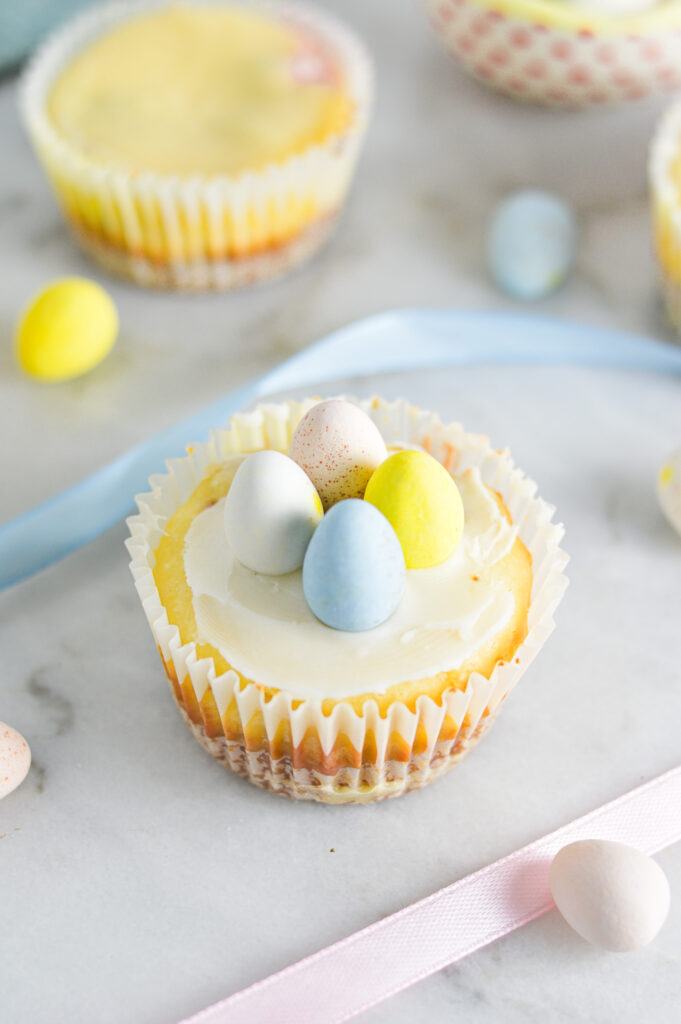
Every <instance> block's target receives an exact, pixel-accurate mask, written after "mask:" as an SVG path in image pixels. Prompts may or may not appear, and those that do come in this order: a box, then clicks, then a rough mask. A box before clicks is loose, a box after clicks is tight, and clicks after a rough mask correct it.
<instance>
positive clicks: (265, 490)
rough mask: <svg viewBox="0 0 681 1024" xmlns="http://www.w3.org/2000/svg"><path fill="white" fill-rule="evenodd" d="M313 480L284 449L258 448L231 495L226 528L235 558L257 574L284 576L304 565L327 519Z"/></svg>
mask: <svg viewBox="0 0 681 1024" xmlns="http://www.w3.org/2000/svg"><path fill="white" fill-rule="evenodd" d="M322 515H323V513H322V503H321V501H320V500H319V495H318V494H317V492H316V491H315V489H314V487H313V486H312V484H311V483H310V480H309V479H308V477H307V476H306V475H305V473H304V472H303V471H302V469H301V468H300V466H297V465H296V463H295V462H293V460H292V459H289V457H288V456H287V455H284V454H283V453H282V452H276V451H269V450H266V451H259V452H253V454H252V455H249V456H248V457H247V458H246V459H244V461H243V462H242V463H241V465H240V466H239V468H238V469H237V471H236V473H235V474H234V479H233V480H232V484H231V486H230V488H229V491H228V492H227V497H226V498H225V532H226V534H227V541H228V543H229V544H230V546H231V548H232V551H233V553H234V555H235V557H236V558H237V559H238V560H239V561H240V562H241V563H242V564H243V565H245V566H247V568H249V569H252V570H253V572H259V573H263V574H264V575H266V576H281V575H283V574H284V573H287V572H293V571H294V570H295V569H300V567H301V565H302V564H303V559H304V557H305V551H306V550H307V545H308V543H309V541H310V538H311V536H312V534H313V533H314V531H315V529H316V528H317V525H318V524H319V522H320V520H321V518H322Z"/></svg>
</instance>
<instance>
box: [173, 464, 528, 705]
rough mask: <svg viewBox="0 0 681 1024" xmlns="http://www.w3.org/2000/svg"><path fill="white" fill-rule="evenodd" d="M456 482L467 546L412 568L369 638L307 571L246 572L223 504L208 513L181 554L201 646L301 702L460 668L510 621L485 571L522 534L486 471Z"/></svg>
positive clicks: (504, 597) (505, 602)
mask: <svg viewBox="0 0 681 1024" xmlns="http://www.w3.org/2000/svg"><path fill="white" fill-rule="evenodd" d="M237 458H238V456H237ZM455 479H456V483H457V486H458V487H459V490H460V493H461V497H462V499H463V504H464V511H465V526H464V532H463V538H462V542H461V544H460V545H459V547H458V548H457V550H456V551H455V552H454V554H453V555H452V556H451V558H449V559H448V560H447V561H446V562H443V563H442V564H441V565H438V566H435V567H433V568H430V569H410V570H409V571H408V572H407V585H406V590H405V594H404V597H403V598H402V601H401V602H400V605H399V607H398V609H397V611H396V612H395V613H394V615H393V616H392V617H391V618H390V619H388V621H387V622H384V623H383V624H382V625H381V626H378V627H377V628H376V629H372V630H369V631H367V632H365V633H344V632H341V631H338V630H334V629H330V628H328V627H327V626H324V625H322V623H321V622H319V621H318V620H317V619H316V618H315V616H314V615H313V614H312V612H311V611H310V609H309V607H308V605H307V602H306V601H305V597H304V595H303V588H302V573H301V572H300V570H299V571H297V572H292V573H289V574H288V575H286V576H279V577H271V576H263V575H259V574H258V573H254V572H252V571H251V570H249V569H246V568H245V567H244V566H242V565H241V564H240V563H239V562H238V561H237V560H236V559H235V558H234V556H233V554H232V552H231V551H230V549H229V546H228V544H227V543H226V540H225V534H224V528H223V505H224V500H223V501H220V502H218V503H217V504H216V505H214V506H212V507H211V508H208V509H206V510H205V511H203V512H202V513H200V515H198V516H197V517H196V519H195V520H194V522H193V523H192V525H191V527H190V528H189V530H188V532H187V536H186V541H185V550H184V565H185V573H186V577H187V582H188V584H189V586H190V588H191V590H192V594H193V603H194V612H195V616H196V623H197V628H198V633H199V640H200V641H201V642H204V643H209V644H211V645H212V646H213V647H215V648H216V649H217V650H219V651H220V653H221V654H222V655H223V657H224V658H225V659H226V661H228V662H229V664H230V665H231V666H232V667H233V668H235V669H237V670H238V671H239V672H240V673H241V674H242V675H243V676H244V677H246V678H247V679H251V680H253V681H255V682H258V683H263V684H265V685H267V686H271V687H275V688H277V689H283V690H287V691H288V692H289V693H291V694H292V695H293V696H294V697H299V698H308V697H312V698H314V697H317V698H325V697H331V698H335V699H338V698H341V697H351V696H357V695H360V694H364V693H372V692H374V693H377V692H383V691H385V690H386V689H387V688H388V687H390V686H392V685H394V684H397V683H401V682H405V681H408V680H410V679H420V678H424V677H429V676H433V675H436V674H437V673H439V672H443V671H447V670H453V669H456V668H458V667H460V666H461V665H462V664H463V663H464V662H465V661H466V660H467V659H468V658H469V657H471V655H473V654H474V653H475V651H476V650H477V649H478V648H480V647H481V646H482V645H483V644H484V643H485V642H486V641H488V640H489V639H490V638H491V637H493V636H494V635H496V634H497V633H498V632H499V631H500V630H501V629H503V627H504V626H505V624H506V623H507V622H508V621H509V619H510V617H511V615H512V614H513V609H514V597H513V594H512V593H510V592H509V591H508V590H507V589H506V587H505V586H504V585H503V583H500V582H499V581H497V580H495V579H494V578H493V574H490V578H488V576H487V574H485V573H484V570H485V569H488V568H490V567H491V566H493V565H494V564H495V563H496V562H497V561H499V560H500V559H501V558H503V557H504V555H506V554H507V553H508V552H509V551H510V549H511V547H512V546H513V543H514V541H515V537H516V529H515V528H514V527H512V526H511V525H510V524H509V523H508V522H507V520H506V519H505V517H504V516H503V514H502V512H501V510H500V509H499V507H498V505H497V503H496V501H495V500H494V498H493V496H492V494H491V493H490V492H489V491H488V489H487V488H486V487H485V486H484V484H483V483H482V480H481V478H480V474H479V472H478V470H477V469H470V470H468V471H466V472H465V473H464V474H463V475H461V476H457V477H456V478H455Z"/></svg>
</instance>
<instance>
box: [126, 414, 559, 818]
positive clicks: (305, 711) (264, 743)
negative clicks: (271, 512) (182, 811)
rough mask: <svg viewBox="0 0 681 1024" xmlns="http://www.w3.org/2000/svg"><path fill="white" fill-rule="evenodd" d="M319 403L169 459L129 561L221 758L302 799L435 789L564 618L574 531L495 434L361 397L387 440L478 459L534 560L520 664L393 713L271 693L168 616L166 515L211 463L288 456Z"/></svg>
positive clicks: (180, 692)
mask: <svg viewBox="0 0 681 1024" xmlns="http://www.w3.org/2000/svg"><path fill="white" fill-rule="evenodd" d="M351 400H352V399H351ZM313 404H314V402H313V401H312V400H310V401H307V402H303V403H298V402H292V401H289V402H286V403H282V404H278V405H268V404H265V405H261V406H259V407H258V408H257V409H256V410H255V411H254V412H251V413H244V414H239V415H236V416H234V417H233V419H232V420H231V423H230V427H229V429H228V430H216V431H213V433H212V436H211V440H210V441H209V442H207V443H205V444H200V445H195V446H193V447H192V448H191V449H188V450H189V451H190V454H189V455H187V456H186V457H184V458H180V459H173V460H171V461H169V462H168V473H167V474H166V475H163V476H156V477H152V479H151V481H150V483H151V487H152V490H151V492H150V493H149V494H144V495H140V496H138V498H137V504H138V508H139V514H137V515H135V516H133V517H131V518H130V519H129V520H128V524H129V527H130V533H131V537H130V539H129V540H128V541H127V545H128V549H129V552H130V555H131V558H132V562H131V569H132V573H133V576H134V579H135V584H136V587H137V590H138V593H139V596H140V598H141V600H142V604H143V606H144V610H145V612H146V615H147V619H148V621H149V624H150V626H151V629H152V632H153V634H154V638H155V640H156V644H157V646H158V649H159V651H160V654H161V658H162V660H163V663H164V666H165V669H166V673H167V675H168V678H169V680H170V683H171V689H172V692H173V694H174V696H175V699H176V701H177V704H178V707H179V708H180V711H181V713H182V715H183V717H184V718H185V721H186V722H187V724H188V725H189V727H190V729H191V730H192V732H193V733H194V735H195V737H196V738H197V739H198V741H199V742H200V743H201V744H202V746H204V747H205V748H206V749H207V750H208V751H209V752H210V753H211V754H212V755H213V756H214V757H215V758H216V759H217V760H219V761H221V762H223V763H224V764H225V765H227V766H228V767H230V768H231V769H232V770H233V771H235V772H237V773H238V774H239V775H243V776H245V777H246V778H248V779H250V780H251V781H252V782H254V783H256V784H257V785H259V786H263V787H265V788H267V789H271V790H274V791H276V792H279V793H284V794H286V795H288V796H292V797H297V798H306V799H314V800H322V801H326V802H337V803H343V802H365V801H372V800H380V799H383V798H385V797H389V796H397V795H399V794H400V793H404V792H406V791H408V790H411V789H417V788H419V787H421V786H424V785H426V783H428V782H430V781H432V780H433V779H435V778H437V777H438V776H440V775H441V774H443V773H444V772H445V771H447V770H448V769H449V768H451V767H452V766H453V765H454V764H456V763H457V762H458V761H460V760H461V758H463V757H464V756H465V755H466V753H467V752H468V750H469V749H470V748H471V747H472V746H473V745H474V744H475V743H476V742H477V741H478V740H479V739H480V737H481V736H483V735H484V733H485V732H487V730H488V729H489V727H490V725H491V724H492V722H493V720H494V718H495V716H496V714H497V712H498V710H499V708H500V706H501V704H502V703H503V701H504V699H505V697H506V695H507V694H508V693H509V691H510V690H511V688H512V687H513V686H514V685H515V683H516V681H517V680H518V678H519V677H520V675H521V674H522V673H523V672H524V671H525V669H526V668H527V666H528V665H529V664H530V662H531V661H532V660H533V658H534V657H535V655H536V654H537V652H538V651H539V649H540V647H541V646H542V644H543V643H544V641H545V640H546V638H547V637H548V636H549V634H550V633H551V631H552V629H553V625H554V623H553V613H554V610H555V608H556V606H557V604H558V602H559V601H560V599H561V597H562V595H563V592H564V590H565V587H566V585H567V579H566V577H565V576H564V574H563V569H564V567H565V565H566V563H567V556H566V554H565V552H564V551H562V550H561V548H560V542H561V539H562V536H563V528H562V526H560V525H557V524H555V523H553V522H552V516H553V511H554V510H553V508H552V507H551V506H549V505H548V504H546V502H544V501H542V500H541V499H540V498H538V497H537V496H536V485H535V484H534V483H533V482H532V481H531V480H529V479H527V477H525V476H524V475H523V473H522V472H521V471H520V470H518V469H517V468H516V467H515V466H514V464H513V461H512V460H511V458H510V457H509V455H508V452H505V451H498V450H494V449H492V448H491V446H490V444H489V442H488V440H487V438H485V437H481V436H478V435H474V434H467V433H465V432H464V430H463V428H462V427H461V426H460V425H459V424H456V423H455V424H449V425H447V426H445V425H443V424H442V422H441V421H440V420H439V418H438V417H437V416H436V415H434V414H432V413H430V412H426V411H423V410H420V409H418V408H417V407H415V406H413V405H410V404H409V403H407V402H406V401H404V400H398V401H395V402H386V401H383V400H382V399H378V398H374V399H371V400H368V401H363V402H360V403H358V404H360V406H361V407H362V408H363V409H364V410H365V411H366V412H367V413H368V415H369V416H370V417H371V418H372V419H373V420H374V422H375V423H376V425H377V426H378V428H379V430H380V431H381V433H382V434H383V437H384V439H385V441H386V443H387V444H388V445H400V444H401V445H413V446H421V447H423V448H425V449H426V450H427V451H429V452H430V453H431V454H432V455H433V456H434V457H435V458H437V459H438V460H439V461H440V462H442V463H443V465H444V466H445V467H446V468H447V469H448V470H449V471H454V470H456V472H457V473H463V472H464V471H465V470H466V469H469V468H472V467H477V469H478V470H479V472H480V476H481V478H482V481H483V482H484V484H486V485H487V487H489V488H491V489H492V490H494V491H496V492H498V493H499V494H500V495H501V497H502V498H503V501H504V503H505V505H506V507H507V509H508V511H509V513H510V515H511V518H512V520H513V524H514V527H516V528H517V531H518V536H519V537H520V539H521V540H522V541H523V543H524V544H525V546H526V547H527V549H528V550H529V552H530V554H531V556H532V571H533V581H532V596H531V601H530V606H529V612H528V634H527V637H526V639H525V640H524V641H523V642H522V643H521V645H520V646H519V647H518V648H517V649H516V650H515V652H514V657H513V658H512V659H511V660H510V661H509V662H505V663H503V662H498V663H497V665H496V667H495V668H494V670H493V671H492V673H491V675H490V678H486V677H485V676H483V675H481V674H471V675H470V676H469V677H468V682H467V685H466V686H465V689H454V688H450V689H447V690H445V691H444V693H443V695H442V698H441V700H440V701H439V702H437V701H435V700H433V699H432V698H431V697H430V696H426V695H425V694H424V695H421V696H419V697H418V698H417V699H416V702H415V705H414V710H413V711H412V710H410V708H409V707H408V706H407V705H406V704H405V703H402V702H401V701H399V700H393V701H392V702H391V703H389V705H388V706H387V708H386V709H384V714H381V712H380V710H379V707H378V705H377V704H376V702H375V701H374V700H368V701H365V702H364V703H363V704H362V709H361V714H360V713H358V712H357V711H356V710H355V709H354V708H353V707H352V706H351V704H350V703H349V702H348V700H347V699H345V700H344V699H340V700H338V701H337V702H336V703H335V704H334V706H333V710H332V711H331V713H330V714H325V713H324V712H323V710H322V699H323V698H324V696H326V695H325V694H323V692H320V698H319V699H310V698H305V699H300V697H298V698H296V697H295V696H293V695H292V694H289V693H287V692H286V691H285V690H279V691H275V692H274V695H273V696H271V691H270V699H267V697H266V696H265V694H264V692H263V691H264V690H265V689H266V687H264V686H258V685H256V683H255V682H248V681H244V679H243V678H242V677H241V676H240V675H239V674H238V673H237V672H236V671H234V670H232V669H230V670H229V671H227V672H225V673H223V674H222V675H217V674H216V669H215V665H214V663H213V659H212V658H198V657H197V650H196V644H195V643H194V642H190V643H186V644H184V645H183V644H182V643H181V640H180V634H179V630H178V628H177V626H175V625H174V624H173V623H171V622H169V621H168V616H167V612H166V610H165V608H164V606H163V605H162V603H161V600H160V597H159V593H158V590H157V587H156V583H155V580H154V575H153V568H154V552H155V550H156V548H157V545H158V543H159V541H160V539H161V537H162V536H163V531H164V526H165V524H166V522H167V521H168V519H169V518H170V516H171V515H172V514H173V513H174V512H175V511H176V510H177V509H178V508H179V507H180V506H181V505H182V504H184V502H185V501H186V500H187V499H188V498H189V496H190V495H191V494H192V493H193V491H194V490H195V488H196V487H197V486H198V484H199V483H200V482H201V480H202V478H203V476H204V474H205V471H206V469H207V468H208V467H209V466H212V465H215V464H216V463H220V462H222V461H224V460H225V459H227V458H229V456H231V455H234V454H239V453H248V452H251V451H257V450H259V449H261V448H267V447H269V448H275V449H278V450H280V451H284V452H286V451H288V446H289V443H290V439H291V435H292V433H293V430H294V429H295V427H296V425H297V423H298V421H299V420H300V418H301V417H302V416H303V415H304V414H305V412H306V411H307V410H308V409H309V408H310V406H311V405H313ZM369 635H370V634H369ZM322 689H323V682H321V679H320V691H321V690H322ZM367 692H369V690H368V691H367Z"/></svg>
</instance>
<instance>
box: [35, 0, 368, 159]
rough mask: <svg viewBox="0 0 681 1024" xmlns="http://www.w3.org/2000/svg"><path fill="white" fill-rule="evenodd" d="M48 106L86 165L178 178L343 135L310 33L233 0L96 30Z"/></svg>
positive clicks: (332, 71)
mask: <svg viewBox="0 0 681 1024" xmlns="http://www.w3.org/2000/svg"><path fill="white" fill-rule="evenodd" d="M48 114H49V116H50V118H51V120H52V123H53V125H54V127H55V128H56V130H57V132H58V133H59V134H60V135H61V137H62V138H63V139H65V140H66V141H67V142H68V143H69V144H71V145H72V146H73V147H75V148H76V149H77V150H78V151H79V152H81V153H82V154H84V155H85V156H87V157H89V158H90V159H91V160H93V161H94V162H95V163H98V164H103V165H106V166H108V167H113V168H119V169H122V170H125V171H127V172H129V173H140V172H144V171H150V172H155V173H158V174H166V175H178V176H182V177H188V176H191V175H195V174H200V175H204V176H208V177H211V176H216V175H224V174H227V175H238V174H241V173H243V172H246V171H249V170H253V171H256V170H260V169H262V168H263V167H265V166H267V165H268V164H271V163H278V162H281V161H283V160H285V159H286V158H288V157H291V156H294V155H295V154H298V153H301V152H303V151H304V150H306V149H307V148H309V147H310V146H313V145H315V144H317V143H322V142H324V141H325V140H327V139H329V138H330V137H332V136H333V135H335V134H336V133H338V132H342V131H343V130H344V128H345V127H346V126H347V124H348V122H349V120H350V118H351V116H352V103H351V101H350V99H349V97H348V95H347V91H346V89H345V88H344V84H343V77H342V70H341V69H340V68H338V67H337V66H335V64H334V61H333V58H332V56H331V55H330V54H329V53H328V52H327V51H326V50H325V49H324V47H323V44H322V43H321V42H320V40H318V39H317V38H316V37H313V36H312V35H311V34H307V33H306V32H305V31H304V30H302V29H301V28H300V27H297V26H293V25H292V24H291V25H288V24H287V23H286V22H285V21H284V20H279V19H276V18H274V17H269V16H267V15H264V14H261V13H257V12H255V11H253V10H248V9H245V8H239V7H222V6H212V5H205V6H192V7H189V6H182V5H178V6H171V7H167V8H163V9H160V10H158V11H154V12H152V13H148V14H143V15H138V16H136V17H131V18H130V19H128V20H126V21H124V22H122V23H120V24H118V25H117V26H115V27H113V28H111V29H109V30H108V31H106V32H104V33H103V34H102V35H101V36H99V37H98V38H96V39H95V40H94V41H92V42H91V43H89V45H87V46H86V47H85V48H84V49H82V50H81V51H80V53H78V54H77V55H76V56H74V57H73V58H72V59H71V61H70V62H69V63H68V65H67V66H66V67H65V68H64V70H63V71H62V72H61V74H60V75H59V76H58V77H57V79H56V80H55V82H54V84H53V86H52V88H51V91H50V94H49V97H48Z"/></svg>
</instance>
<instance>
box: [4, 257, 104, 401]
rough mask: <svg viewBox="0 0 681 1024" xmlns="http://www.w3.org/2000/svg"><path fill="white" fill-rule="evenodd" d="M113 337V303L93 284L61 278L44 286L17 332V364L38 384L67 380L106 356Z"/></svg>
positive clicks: (85, 370)
mask: <svg viewBox="0 0 681 1024" xmlns="http://www.w3.org/2000/svg"><path fill="white" fill-rule="evenodd" d="M117 334H118V314H117V312H116V307H115V306H114V304H113V301H112V300H111V299H110V298H109V296H108V295H107V293H106V292H105V291H104V289H103V288H101V287H100V286H99V285H98V284H95V282H94V281H88V280H86V279H85V278H84V277H65V278H62V279H61V280H59V281H54V282H53V283H52V284H51V285H48V287H47V288H45V289H44V291H42V292H40V293H39V294H38V295H37V296H36V298H35V299H34V300H33V302H32V303H31V305H30V306H29V308H28V309H27V311H26V312H25V313H24V315H23V317H22V319H21V321H20V323H19V327H18V330H17V338H16V353H17V359H18V361H19V365H20V366H21V368H22V369H23V370H25V371H26V373H28V374H29V375H30V376H31V377H37V378H39V379H40V380H49V381H57V380H70V379H71V378H72V377H80V376H81V374H83V373H87V372H88V371H89V370H92V369H93V368H94V367H95V366H96V365H97V363H100V362H101V361H102V359H104V357H105V356H107V355H108V354H109V352H110V351H111V348H112V347H113V344H114V342H115V340H116V335H117Z"/></svg>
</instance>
